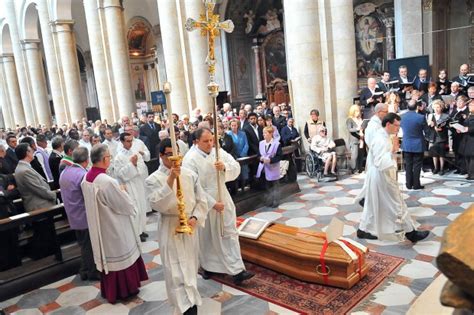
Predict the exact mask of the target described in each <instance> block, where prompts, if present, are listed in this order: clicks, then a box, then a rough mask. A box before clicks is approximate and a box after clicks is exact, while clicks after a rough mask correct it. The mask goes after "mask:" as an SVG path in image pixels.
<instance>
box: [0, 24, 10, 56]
mask: <svg viewBox="0 0 474 315" xmlns="http://www.w3.org/2000/svg"><path fill="white" fill-rule="evenodd" d="M0 34H1V46H0V48H1V51H0V53H1V54H13V47H12V39H11V36H10V26H9V25H8V24H7V23H4V24H3V25H1V33H0Z"/></svg>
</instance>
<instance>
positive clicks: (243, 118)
mask: <svg viewBox="0 0 474 315" xmlns="http://www.w3.org/2000/svg"><path fill="white" fill-rule="evenodd" d="M248 124H249V121H248V119H247V112H246V111H245V109H241V110H239V129H240V130H244V128H245V126H247V125H248Z"/></svg>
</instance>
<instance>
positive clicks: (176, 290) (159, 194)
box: [146, 165, 208, 314]
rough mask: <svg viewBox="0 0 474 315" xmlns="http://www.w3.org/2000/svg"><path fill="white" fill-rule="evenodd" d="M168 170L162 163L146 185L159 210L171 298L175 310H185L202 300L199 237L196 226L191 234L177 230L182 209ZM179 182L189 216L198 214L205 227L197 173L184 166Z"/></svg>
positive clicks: (198, 221) (163, 252) (203, 205)
mask: <svg viewBox="0 0 474 315" xmlns="http://www.w3.org/2000/svg"><path fill="white" fill-rule="evenodd" d="M169 174H170V170H169V169H168V168H167V167H165V166H164V165H160V167H159V168H158V170H157V171H155V172H154V173H153V174H151V175H150V176H148V178H147V179H146V187H147V191H148V200H149V202H150V205H151V207H152V208H153V209H154V210H156V211H158V212H159V213H160V219H159V221H158V233H159V234H158V242H159V243H160V255H161V260H162V262H163V268H164V274H165V282H166V291H167V293H168V300H169V301H170V303H171V305H173V306H174V308H175V314H182V313H184V312H185V311H186V310H187V309H189V308H190V307H192V306H193V305H201V303H202V301H201V296H200V295H199V291H198V289H197V272H198V268H199V257H198V253H199V237H198V227H197V226H196V229H195V231H194V233H193V234H192V235H188V234H176V232H175V229H176V227H177V226H178V225H179V218H178V215H179V211H178V204H177V198H176V182H175V184H174V185H173V189H171V188H170V186H169V185H168V183H167V179H168V176H169ZM180 182H181V188H182V191H183V197H184V205H185V212H186V217H187V218H189V217H191V216H195V217H196V218H197V224H198V225H199V226H201V227H204V223H205V220H206V214H207V211H208V207H207V202H206V198H205V196H204V191H203V190H202V188H201V185H200V184H199V180H198V177H197V174H195V173H194V172H192V171H190V170H188V169H186V168H184V167H182V168H181V175H180Z"/></svg>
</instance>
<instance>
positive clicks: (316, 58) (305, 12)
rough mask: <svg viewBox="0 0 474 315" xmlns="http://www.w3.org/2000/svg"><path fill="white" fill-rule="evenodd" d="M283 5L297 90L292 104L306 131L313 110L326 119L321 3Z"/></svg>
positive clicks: (288, 54) (293, 84)
mask: <svg viewBox="0 0 474 315" xmlns="http://www.w3.org/2000/svg"><path fill="white" fill-rule="evenodd" d="M283 5H284V23H285V45H286V63H287V69H288V81H289V83H290V84H291V87H292V90H293V93H292V104H291V105H292V110H293V111H294V116H295V121H296V126H297V127H298V128H299V129H300V133H301V134H302V133H303V128H304V124H305V122H306V121H307V120H308V118H309V112H310V111H311V109H314V108H318V109H319V111H320V114H321V119H324V120H325V119H326V115H325V110H324V107H322V106H321V105H322V104H321V103H322V100H323V99H324V92H323V85H322V84H321V82H322V80H323V76H322V71H323V69H322V63H321V40H320V35H319V27H320V26H319V19H318V5H317V1H302V0H298V1H294V0H291V1H290V0H284V1H283ZM351 21H352V18H351Z"/></svg>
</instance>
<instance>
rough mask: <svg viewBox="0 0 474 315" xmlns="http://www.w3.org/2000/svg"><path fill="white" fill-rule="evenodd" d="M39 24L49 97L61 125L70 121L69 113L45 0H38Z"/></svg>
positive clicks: (57, 120) (57, 52)
mask: <svg viewBox="0 0 474 315" xmlns="http://www.w3.org/2000/svg"><path fill="white" fill-rule="evenodd" d="M36 8H37V9H38V16H39V22H40V26H41V30H42V32H41V36H42V40H43V41H42V43H43V48H44V55H45V59H46V65H47V66H48V78H49V82H50V88H51V96H52V98H53V106H54V113H55V117H56V123H57V124H58V125H62V124H64V123H67V122H69V121H70V117H69V112H68V109H67V107H66V104H65V102H64V95H63V86H64V83H63V82H61V80H62V78H61V70H60V66H59V65H60V63H61V60H60V56H59V51H56V49H55V45H54V39H53V34H52V33H51V32H50V30H51V28H50V25H49V21H50V20H51V19H50V17H49V13H48V3H47V0H38V1H37V6H36Z"/></svg>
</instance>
